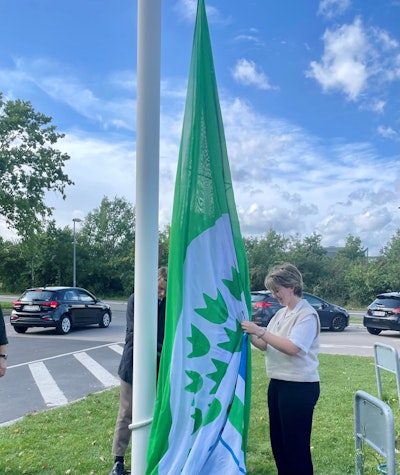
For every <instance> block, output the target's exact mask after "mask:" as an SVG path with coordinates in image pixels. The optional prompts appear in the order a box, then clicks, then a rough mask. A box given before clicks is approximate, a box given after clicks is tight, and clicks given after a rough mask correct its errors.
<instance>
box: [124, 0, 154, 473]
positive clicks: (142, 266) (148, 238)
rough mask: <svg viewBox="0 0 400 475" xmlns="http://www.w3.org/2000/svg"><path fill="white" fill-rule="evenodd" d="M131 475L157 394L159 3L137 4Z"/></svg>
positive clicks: (140, 466)
mask: <svg viewBox="0 0 400 475" xmlns="http://www.w3.org/2000/svg"><path fill="white" fill-rule="evenodd" d="M137 22H138V25H137V31H138V33H137V113H136V233H135V322H134V339H133V340H134V350H133V360H134V364H133V388H132V390H133V394H132V426H131V428H132V459H131V471H132V475H144V474H145V470H146V455H147V448H148V442H149V436H150V425H151V421H152V417H153V411H154V402H155V394H156V360H157V345H156V340H157V308H158V307H157V268H158V197H159V190H158V185H159V142H160V58H161V0H138V20H137Z"/></svg>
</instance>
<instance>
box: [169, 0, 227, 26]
mask: <svg viewBox="0 0 400 475" xmlns="http://www.w3.org/2000/svg"><path fill="white" fill-rule="evenodd" d="M175 10H176V11H177V12H178V15H179V16H180V17H181V18H183V19H184V20H185V21H190V22H194V20H195V18H196V11H197V0H177V2H176V4H175ZM206 11H207V18H208V21H209V22H210V23H212V22H221V21H222V20H221V16H220V13H219V11H218V10H217V9H216V8H215V7H213V6H212V5H209V4H207V5H206Z"/></svg>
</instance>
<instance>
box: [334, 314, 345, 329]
mask: <svg viewBox="0 0 400 475" xmlns="http://www.w3.org/2000/svg"><path fill="white" fill-rule="evenodd" d="M345 328H346V318H345V317H344V316H343V315H340V314H337V315H335V316H334V317H333V319H332V322H331V330H332V331H334V332H342V331H343V330H344V329H345Z"/></svg>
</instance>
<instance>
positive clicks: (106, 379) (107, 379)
mask: <svg viewBox="0 0 400 475" xmlns="http://www.w3.org/2000/svg"><path fill="white" fill-rule="evenodd" d="M74 357H75V358H76V359H77V360H78V361H79V362H80V363H82V364H83V366H85V367H86V368H87V369H88V370H89V371H90V372H91V373H92V374H93V376H95V377H96V378H97V379H98V380H99V381H100V382H101V383H102V384H103V386H105V387H106V388H109V387H113V386H118V385H119V380H118V379H117V378H116V377H115V376H113V375H112V374H111V373H110V372H108V371H107V370H106V369H105V368H103V366H101V365H100V364H99V363H97V361H96V360H94V359H93V358H92V357H91V356H89V355H88V354H87V353H82V352H81V353H75V354H74Z"/></svg>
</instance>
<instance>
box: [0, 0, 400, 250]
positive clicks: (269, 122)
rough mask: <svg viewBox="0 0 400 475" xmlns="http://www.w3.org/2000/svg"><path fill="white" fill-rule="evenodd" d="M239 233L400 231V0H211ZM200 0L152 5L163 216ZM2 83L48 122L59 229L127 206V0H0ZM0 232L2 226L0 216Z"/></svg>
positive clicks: (131, 180)
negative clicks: (158, 28) (59, 156)
mask: <svg viewBox="0 0 400 475" xmlns="http://www.w3.org/2000/svg"><path fill="white" fill-rule="evenodd" d="M206 5H207V14H208V21H209V27H210V34H211V41H212V48H213V55H214V63H215V69H216V74H217V83H218V90H219V96H220V101H221V109H222V115H223V120H224V126H225V134H226V139H227V147H228V154H229V160H230V166H231V173H232V179H233V185H234V192H235V198H236V204H237V209H238V214H239V219H240V223H241V229H242V233H243V234H244V235H247V236H249V235H251V236H260V235H264V234H265V233H267V232H268V230H269V229H270V228H272V229H274V230H275V231H277V232H279V233H283V234H284V235H285V236H296V237H299V238H303V237H305V236H310V235H311V234H312V233H314V232H315V233H318V234H320V235H321V236H322V244H323V245H325V246H341V245H343V244H344V243H345V241H346V238H347V236H348V235H349V234H352V235H354V236H358V237H360V238H361V240H362V243H363V245H364V246H365V247H367V248H368V250H369V254H370V255H374V254H377V253H378V252H379V250H380V249H381V248H382V247H383V246H385V245H386V244H387V243H388V241H389V240H390V238H391V237H392V236H393V235H394V234H395V232H396V230H397V229H398V228H399V227H400V209H399V205H400V196H399V191H400V190H399V188H400V186H399V183H400V180H399V178H400V167H399V151H400V147H399V142H400V132H399V111H400V107H399V105H400V104H399V102H400V94H399V92H400V88H399V84H400V32H399V30H400V28H399V25H400V0H379V1H378V0H320V1H318V0H303V1H302V0H280V1H268V0H246V1H240V0H235V1H232V0H206ZM195 9H196V2H195V1H194V0H164V1H162V36H161V40H162V46H161V48H162V52H161V136H160V212H159V223H160V228H161V229H162V228H163V227H164V226H165V225H166V224H169V223H170V219H171V212H172V201H173V188H174V181H175V171H176V164H177V157H178V150H179V140H180V134H181V128H182V116H183V108H184V102H185V93H186V84H187V79H188V71H189V62H190V55H191V47H192V37H193V28H194V17H195ZM0 18H1V23H2V27H1V29H0V91H2V92H3V94H4V97H5V98H6V99H16V98H19V99H22V100H29V101H31V102H32V104H33V106H34V108H35V109H36V110H37V111H39V112H42V113H44V114H46V115H48V116H51V117H52V118H53V124H54V125H56V126H57V128H58V130H59V131H60V132H63V133H65V138H64V139H63V140H62V141H61V142H59V144H58V147H59V148H60V149H61V150H62V151H64V152H66V153H68V154H69V155H70V156H71V160H69V161H68V162H67V165H66V172H67V173H68V174H69V176H70V177H71V179H72V180H73V181H74V182H75V186H71V187H68V188H67V189H66V193H67V199H66V200H65V201H63V200H62V199H61V197H60V196H57V195H54V194H49V195H48V197H47V204H48V205H50V206H53V207H54V208H55V210H54V217H55V219H56V221H57V224H58V225H59V226H61V227H64V226H67V225H69V226H72V218H74V217H79V218H84V217H85V216H86V214H87V213H88V212H90V211H92V210H93V209H94V208H96V207H98V206H99V205H100V202H101V199H102V198H103V196H107V197H109V198H110V199H113V198H114V197H115V196H123V197H125V198H127V199H128V200H129V201H131V202H132V203H134V201H135V122H136V20H137V1H134V0H114V1H110V0H107V1H106V0H84V1H82V0H68V1H64V0H58V1H56V2H55V1H54V0H13V1H7V0H0ZM0 232H1V234H2V235H3V236H4V237H10V236H12V235H11V234H10V232H9V231H7V230H6V229H5V227H4V223H3V222H2V221H1V220H0Z"/></svg>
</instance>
